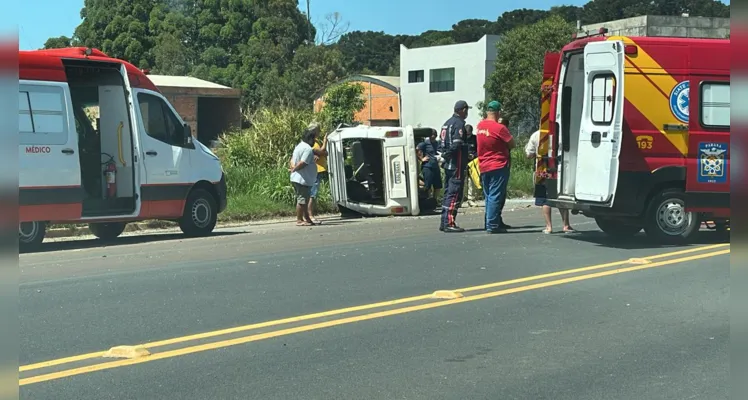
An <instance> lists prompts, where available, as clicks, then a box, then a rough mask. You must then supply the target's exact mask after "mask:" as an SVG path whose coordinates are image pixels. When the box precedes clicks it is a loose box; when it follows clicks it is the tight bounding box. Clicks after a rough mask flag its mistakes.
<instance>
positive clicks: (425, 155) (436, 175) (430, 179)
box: [416, 131, 442, 199]
mask: <svg viewBox="0 0 748 400" xmlns="http://www.w3.org/2000/svg"><path fill="white" fill-rule="evenodd" d="M437 147H438V145H437V143H436V131H432V132H431V136H430V137H428V138H426V139H424V141H423V142H421V143H418V146H417V147H416V149H417V151H418V158H419V159H420V160H421V163H422V164H421V172H422V173H423V183H424V189H425V190H427V191H431V195H432V197H433V198H434V199H438V198H439V190H440V189H441V188H442V174H441V171H440V169H439V161H438V160H437V155H436V149H437Z"/></svg>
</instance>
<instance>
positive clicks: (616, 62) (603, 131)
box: [574, 40, 624, 207]
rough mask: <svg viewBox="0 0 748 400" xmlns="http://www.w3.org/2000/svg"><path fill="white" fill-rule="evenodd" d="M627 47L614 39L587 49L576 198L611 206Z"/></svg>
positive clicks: (619, 150) (618, 144) (615, 174)
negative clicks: (625, 50) (625, 49)
mask: <svg viewBox="0 0 748 400" xmlns="http://www.w3.org/2000/svg"><path fill="white" fill-rule="evenodd" d="M623 67H624V45H623V42H621V41H616V40H611V41H603V42H593V43H588V44H587V46H585V49H584V70H585V89H584V104H583V106H582V123H581V125H580V134H579V142H578V154H577V160H578V161H577V168H576V183H575V186H574V189H575V190H574V191H575V195H576V199H577V200H579V201H584V202H591V203H597V204H599V205H601V206H605V207H612V206H613V201H614V199H615V192H616V188H617V186H618V168H619V156H620V153H621V139H622V133H623V106H624V96H623V88H624V82H623V79H624V74H623Z"/></svg>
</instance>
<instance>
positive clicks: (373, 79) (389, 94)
mask: <svg viewBox="0 0 748 400" xmlns="http://www.w3.org/2000/svg"><path fill="white" fill-rule="evenodd" d="M342 82H356V83H360V84H362V85H363V86H364V92H363V96H364V98H365V99H366V104H365V105H364V108H363V109H361V111H359V112H358V113H356V116H355V120H356V122H360V123H363V124H365V125H369V126H400V78H399V77H397V76H378V75H353V76H350V77H348V78H346V79H344V80H343V81H341V82H338V83H342ZM323 106H324V98H323V95H320V96H318V97H317V100H315V101H314V110H315V111H320V110H321V109H322V107H323Z"/></svg>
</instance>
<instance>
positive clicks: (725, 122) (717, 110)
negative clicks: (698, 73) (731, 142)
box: [699, 82, 730, 129]
mask: <svg viewBox="0 0 748 400" xmlns="http://www.w3.org/2000/svg"><path fill="white" fill-rule="evenodd" d="M699 99H700V104H699V112H700V114H701V125H702V126H703V127H705V128H718V129H724V128H730V82H702V84H701V95H700V96H699Z"/></svg>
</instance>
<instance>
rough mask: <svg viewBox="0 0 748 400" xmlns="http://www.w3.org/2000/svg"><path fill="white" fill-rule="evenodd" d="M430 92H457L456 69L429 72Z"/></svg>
mask: <svg viewBox="0 0 748 400" xmlns="http://www.w3.org/2000/svg"><path fill="white" fill-rule="evenodd" d="M429 82H430V85H429V92H431V93H437V92H453V91H454V90H455V69H454V68H440V69H432V70H431V71H429Z"/></svg>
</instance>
